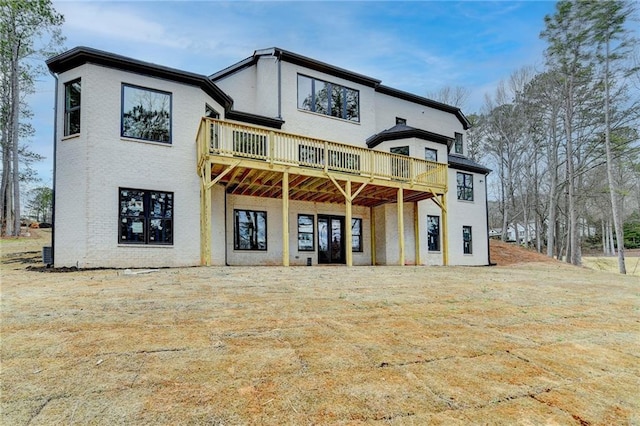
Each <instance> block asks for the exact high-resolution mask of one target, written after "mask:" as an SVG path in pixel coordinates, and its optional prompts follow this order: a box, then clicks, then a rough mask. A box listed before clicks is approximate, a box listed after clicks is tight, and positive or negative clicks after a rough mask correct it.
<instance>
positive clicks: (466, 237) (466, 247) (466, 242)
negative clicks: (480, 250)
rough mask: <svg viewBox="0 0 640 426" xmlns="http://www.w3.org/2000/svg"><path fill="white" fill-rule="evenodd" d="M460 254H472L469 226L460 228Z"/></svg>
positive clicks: (470, 229) (471, 231)
mask: <svg viewBox="0 0 640 426" xmlns="http://www.w3.org/2000/svg"><path fill="white" fill-rule="evenodd" d="M465 231H468V232H465ZM462 254H473V230H472V227H471V226H469V225H463V226H462Z"/></svg>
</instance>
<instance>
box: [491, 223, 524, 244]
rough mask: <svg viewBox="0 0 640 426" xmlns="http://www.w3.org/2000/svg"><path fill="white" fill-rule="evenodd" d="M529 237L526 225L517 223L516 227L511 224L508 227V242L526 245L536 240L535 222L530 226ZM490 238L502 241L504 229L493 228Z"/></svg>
mask: <svg viewBox="0 0 640 426" xmlns="http://www.w3.org/2000/svg"><path fill="white" fill-rule="evenodd" d="M528 228H529V235H528V238H527V232H526V231H527V229H526V228H525V226H524V225H522V224H520V223H517V224H516V225H515V226H514V225H513V224H510V225H508V226H507V238H506V241H507V242H510V243H515V242H517V243H518V244H521V245H524V244H526V243H531V242H533V241H535V239H536V224H535V222H530V223H529V225H528ZM516 229H517V233H516ZM489 237H491V238H497V239H500V238H501V237H502V229H500V228H492V229H490V230H489Z"/></svg>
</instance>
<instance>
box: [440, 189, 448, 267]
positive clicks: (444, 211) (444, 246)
mask: <svg viewBox="0 0 640 426" xmlns="http://www.w3.org/2000/svg"><path fill="white" fill-rule="evenodd" d="M440 202H441V203H442V207H441V208H440V211H441V212H442V265H443V266H447V265H448V264H449V230H448V225H447V210H448V209H447V194H442V195H441V196H440Z"/></svg>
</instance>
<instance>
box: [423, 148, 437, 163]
mask: <svg viewBox="0 0 640 426" xmlns="http://www.w3.org/2000/svg"><path fill="white" fill-rule="evenodd" d="M424 159H425V160H427V161H438V150H437V149H433V148H425V149H424Z"/></svg>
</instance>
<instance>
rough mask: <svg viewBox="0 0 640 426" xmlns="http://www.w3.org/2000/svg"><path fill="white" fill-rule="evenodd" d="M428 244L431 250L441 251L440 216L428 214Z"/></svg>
mask: <svg viewBox="0 0 640 426" xmlns="http://www.w3.org/2000/svg"><path fill="white" fill-rule="evenodd" d="M427 245H428V250H429V251H440V216H427Z"/></svg>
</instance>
